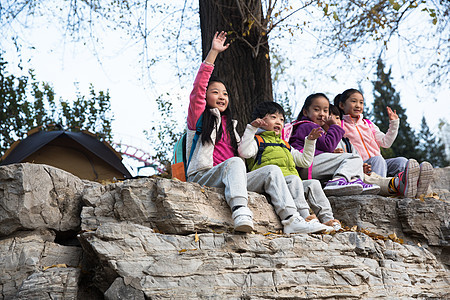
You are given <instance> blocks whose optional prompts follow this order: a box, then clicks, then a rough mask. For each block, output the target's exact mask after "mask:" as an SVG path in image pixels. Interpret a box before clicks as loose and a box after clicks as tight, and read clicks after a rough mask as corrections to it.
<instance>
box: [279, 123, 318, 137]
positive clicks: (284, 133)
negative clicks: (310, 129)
mask: <svg viewBox="0 0 450 300" xmlns="http://www.w3.org/2000/svg"><path fill="white" fill-rule="evenodd" d="M303 123H313V122H312V121H309V120H301V121H294V122H291V123H286V124H284V127H283V129H282V130H281V138H282V139H283V140H285V141H286V142H289V139H290V138H291V135H292V131H294V128H295V127H297V126H298V125H300V124H303Z"/></svg>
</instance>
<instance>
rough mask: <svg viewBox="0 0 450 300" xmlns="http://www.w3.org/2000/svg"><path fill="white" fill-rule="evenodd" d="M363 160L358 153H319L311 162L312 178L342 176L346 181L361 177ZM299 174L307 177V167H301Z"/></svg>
mask: <svg viewBox="0 0 450 300" xmlns="http://www.w3.org/2000/svg"><path fill="white" fill-rule="evenodd" d="M362 165H363V161H362V159H361V157H360V156H359V155H356V154H351V153H321V154H319V155H316V156H315V157H314V160H313V164H312V178H314V179H332V178H334V177H344V178H345V179H347V181H351V180H352V179H354V178H356V177H358V178H361V179H362V178H363V167H362ZM300 176H301V177H302V178H304V179H307V178H308V169H301V171H300Z"/></svg>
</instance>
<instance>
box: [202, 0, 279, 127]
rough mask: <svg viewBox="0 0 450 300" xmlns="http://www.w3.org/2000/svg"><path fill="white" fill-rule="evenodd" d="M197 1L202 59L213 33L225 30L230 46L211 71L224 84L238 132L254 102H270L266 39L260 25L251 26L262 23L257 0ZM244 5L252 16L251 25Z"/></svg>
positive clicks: (270, 88) (260, 7)
mask: <svg viewBox="0 0 450 300" xmlns="http://www.w3.org/2000/svg"><path fill="white" fill-rule="evenodd" d="M239 1H240V2H242V4H241V5H239V4H238V2H239ZM244 2H245V3H244ZM199 4H200V5H199V6H200V28H201V32H202V49H203V59H204V58H205V57H206V55H207V53H208V51H209V49H210V48H211V41H212V37H213V35H214V33H215V32H216V31H219V32H220V31H225V32H228V39H227V42H231V45H230V47H229V48H228V49H227V50H226V51H224V52H222V53H221V54H220V55H219V57H218V58H217V60H216V63H215V65H216V67H215V69H214V73H213V74H214V75H215V76H217V77H219V78H221V79H222V80H223V81H224V82H225V84H226V86H227V89H228V93H229V94H230V96H231V108H232V112H233V117H234V118H235V119H236V120H238V121H239V126H238V131H239V132H240V133H241V134H242V132H243V130H244V128H245V126H246V124H247V123H249V122H250V116H251V113H252V111H253V108H254V107H255V105H256V104H257V103H259V102H263V101H273V95H272V78H271V76H270V59H269V44H268V38H267V35H266V34H265V32H264V31H263V30H264V29H263V28H264V26H256V25H255V24H257V23H260V24H263V23H264V20H263V14H262V6H261V0H247V1H242V0H214V1H212V0H200V1H199ZM244 4H245V6H246V7H244ZM247 8H248V11H250V12H251V15H253V16H254V17H255V19H256V22H255V23H253V25H252V18H251V17H249V16H250V14H249V13H248V11H247V12H246V9H247ZM249 27H250V30H249ZM244 39H245V40H244ZM247 42H248V43H247ZM249 44H250V45H249Z"/></svg>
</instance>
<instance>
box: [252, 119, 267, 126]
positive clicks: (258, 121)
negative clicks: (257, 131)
mask: <svg viewBox="0 0 450 300" xmlns="http://www.w3.org/2000/svg"><path fill="white" fill-rule="evenodd" d="M250 125H252V126H253V127H256V128H260V127H261V126H266V125H267V123H266V121H264V120H263V119H260V118H258V119H256V120H253V121H252V122H251V123H250Z"/></svg>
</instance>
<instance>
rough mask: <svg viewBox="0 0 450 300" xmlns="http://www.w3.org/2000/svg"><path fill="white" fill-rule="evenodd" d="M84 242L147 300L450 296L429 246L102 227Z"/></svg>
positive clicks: (348, 237)
mask: <svg viewBox="0 0 450 300" xmlns="http://www.w3.org/2000/svg"><path fill="white" fill-rule="evenodd" d="M81 238H82V239H83V240H85V241H86V242H87V243H89V244H90V246H91V247H92V250H93V251H94V252H95V253H96V255H97V257H98V258H99V259H100V262H101V264H103V265H107V266H109V267H110V268H112V269H113V270H114V271H115V272H116V273H117V274H118V276H119V277H120V278H122V279H123V284H122V285H120V286H121V287H122V288H124V287H126V286H129V291H132V292H133V294H135V293H136V292H137V291H142V292H144V293H145V296H146V297H147V298H150V299H171V298H176V299H213V298H220V299H224V298H229V299H274V298H291V297H295V298H315V299H317V298H318V299H324V298H357V299H362V298H386V299H389V298H396V299H410V298H425V297H431V298H445V297H447V296H450V294H449V292H450V291H449V289H448V286H449V284H450V273H449V272H448V270H446V269H445V268H444V267H443V265H442V264H440V263H439V262H438V261H437V260H436V258H435V257H434V255H433V254H431V253H430V252H428V251H427V250H426V249H424V248H421V247H419V246H412V245H401V244H398V243H394V242H392V241H386V242H385V241H380V240H378V241H374V240H372V239H371V238H369V237H368V236H367V235H365V234H362V233H356V232H345V233H338V234H336V235H307V234H299V235H290V236H283V235H266V236H264V235H260V234H250V235H236V234H227V233H222V234H214V233H205V234H198V235H195V234H192V235H188V236H179V235H178V236H174V235H165V234H159V233H155V232H153V230H151V229H150V228H148V227H145V226H141V225H137V224H132V223H122V224H118V223H107V224H104V225H101V226H99V227H98V228H97V229H96V230H95V231H90V232H85V233H83V234H81ZM120 282H121V281H120ZM116 284H117V283H116V282H115V283H114V284H113V285H112V286H114V285H116ZM108 299H121V298H118V297H112V298H108Z"/></svg>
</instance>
